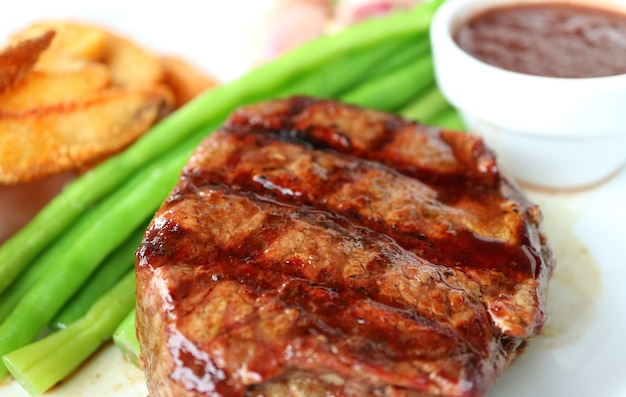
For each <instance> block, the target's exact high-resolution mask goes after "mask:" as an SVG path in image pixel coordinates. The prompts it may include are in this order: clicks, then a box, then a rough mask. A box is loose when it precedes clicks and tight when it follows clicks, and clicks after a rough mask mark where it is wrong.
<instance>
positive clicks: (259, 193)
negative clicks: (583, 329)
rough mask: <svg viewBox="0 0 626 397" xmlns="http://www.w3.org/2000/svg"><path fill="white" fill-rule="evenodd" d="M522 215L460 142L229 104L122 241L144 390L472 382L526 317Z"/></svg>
mask: <svg viewBox="0 0 626 397" xmlns="http://www.w3.org/2000/svg"><path fill="white" fill-rule="evenodd" d="M553 267H554V260H553V257H552V253H551V251H550V248H549V246H548V244H547V242H546V240H545V237H544V236H543V235H542V233H541V213H540V211H539V209H538V208H537V207H536V206H534V205H532V204H531V203H529V202H528V200H527V199H526V198H525V196H524V195H523V194H522V193H521V191H520V190H519V189H518V188H517V187H516V186H515V185H514V184H513V183H512V182H511V181H510V180H509V179H507V178H506V177H505V176H504V175H503V174H502V173H501V172H500V171H499V169H498V166H497V163H496V160H495V156H494V154H493V153H492V152H491V151H490V150H489V149H488V148H486V147H485V146H484V144H483V142H482V140H480V139H479V138H478V137H476V136H473V135H469V134H462V133H457V132H451V131H442V130H440V129H436V128H431V127H427V126H424V125H421V124H418V123H414V122H409V121H406V120H403V119H401V118H399V117H397V116H394V115H391V114H388V113H383V112H378V111H374V110H367V109H362V108H358V107H354V106H350V105H346V104H341V103H337V102H333V101H328V100H316V99H311V98H304V97H294V98H289V99H285V100H275V101H271V102H265V103H261V104H256V105H251V106H247V107H243V108H241V109H239V110H237V111H236V112H234V113H233V114H232V115H231V117H230V118H229V120H228V121H227V122H226V123H225V124H224V126H223V127H222V128H221V129H220V130H219V131H217V132H215V133H214V134H212V135H211V136H210V137H208V138H207V139H206V140H205V141H204V142H203V143H202V144H201V145H200V146H199V147H198V149H197V150H196V151H195V153H194V154H193V156H192V158H191V159H190V160H189V162H188V164H187V165H186V166H185V168H184V169H183V171H182V175H181V178H180V181H179V183H178V184H177V186H176V187H175V188H174V190H173V191H172V193H171V195H170V196H169V197H168V199H167V200H166V201H165V202H164V204H163V206H162V207H161V209H160V210H159V211H158V213H157V214H156V215H155V217H154V219H153V221H152V223H151V224H150V226H149V227H148V230H147V231H146V235H145V238H144V240H143V242H142V245H141V246H140V248H139V249H138V251H137V260H136V270H137V327H138V338H139V342H140V345H141V348H142V360H143V365H144V369H145V372H146V376H147V382H148V388H149V391H150V394H151V396H152V397H157V396H182V395H185V396H237V395H244V396H270V395H271V396H283V395H284V396H292V395H301V396H329V395H334V396H365V395H372V396H376V395H378V396H439V395H445V396H479V395H482V394H484V393H485V392H486V391H487V390H488V389H489V387H490V386H491V385H493V383H494V382H495V381H496V380H497V378H498V377H499V376H500V374H501V373H502V371H504V369H505V368H506V367H507V366H508V364H509V363H510V362H511V361H512V360H513V359H514V358H515V357H516V356H518V355H519V354H520V353H521V352H522V351H523V349H524V347H525V345H526V341H527V339H528V338H529V337H532V336H534V335H537V334H538V333H539V332H540V330H541V327H542V325H543V323H544V312H543V307H544V301H545V298H546V291H547V283H548V280H549V278H550V275H551V273H552V270H553Z"/></svg>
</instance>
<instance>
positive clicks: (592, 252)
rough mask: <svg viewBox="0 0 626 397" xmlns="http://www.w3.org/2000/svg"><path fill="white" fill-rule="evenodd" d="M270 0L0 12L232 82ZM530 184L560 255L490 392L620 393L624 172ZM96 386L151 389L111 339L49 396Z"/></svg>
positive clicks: (3, 27)
mask: <svg viewBox="0 0 626 397" xmlns="http://www.w3.org/2000/svg"><path fill="white" fill-rule="evenodd" d="M273 3H274V0H264V1H259V0H254V1H252V0H236V1H235V0H230V1H228V2H215V3H206V2H192V1H191V0H177V1H176V2H174V3H171V2H168V3H159V2H151V3H149V4H150V6H149V7H146V3H145V2H136V3H135V2H132V1H128V0H125V1H123V2H122V1H121V0H108V1H106V0H98V1H90V2H79V1H67V0H66V1H57V2H38V1H32V0H22V1H19V2H14V3H13V4H12V6H11V11H10V12H7V13H1V14H0V38H4V37H7V36H8V35H9V34H10V33H11V32H14V31H17V30H19V29H21V28H22V27H24V26H25V25H26V24H27V23H29V22H31V21H33V20H36V19H38V18H44V17H72V18H80V19H88V20H92V21H96V22H102V23H105V24H106V25H107V26H109V27H112V28H114V29H115V30H117V31H118V32H120V33H124V34H127V35H129V36H130V37H131V38H133V39H134V40H136V41H137V42H139V43H141V44H143V45H146V46H148V47H150V48H153V49H154V50H157V51H159V52H162V53H170V54H179V55H182V56H185V57H186V58H188V59H190V60H191V61H193V62H195V63H196V64H197V65H198V66H200V67H202V68H204V69H205V70H207V71H208V72H210V73H212V74H213V75H214V76H216V77H218V78H220V79H222V80H230V79H232V78H234V77H236V76H238V75H240V74H241V73H243V72H244V71H245V70H246V69H247V68H248V67H249V65H250V64H251V63H253V62H254V61H255V59H256V57H257V54H258V52H257V51H258V50H257V48H256V47H255V45H256V44H258V40H259V36H258V34H259V32H260V26H261V21H262V19H263V16H264V15H266V14H267V13H268V12H269V10H270V9H271V6H272V4H273ZM212 4H216V5H212ZM527 191H528V194H529V196H530V198H531V199H532V200H533V201H535V202H537V203H538V204H540V206H541V208H542V210H543V212H544V215H545V226H546V230H547V233H548V236H549V237H550V239H551V242H552V246H553V249H554V250H555V253H556V256H557V260H558V267H557V271H556V273H555V276H554V279H553V281H552V284H551V294H550V300H549V303H548V310H549V315H550V317H549V320H548V323H547V325H546V328H545V332H544V335H543V336H541V337H538V338H536V339H535V340H533V341H531V344H530V347H529V348H528V351H527V352H526V353H525V354H524V355H523V356H522V357H521V358H519V359H518V360H517V361H516V362H514V363H513V364H512V365H511V367H510V368H509V370H508V371H507V372H506V373H505V374H504V376H503V377H502V379H501V380H500V382H499V383H498V384H497V385H496V386H495V387H494V388H493V389H492V391H491V392H490V393H489V394H488V396H489V397H518V396H519V397H522V396H524V397H527V396H534V397H555V396H568V397H586V396H594V397H595V396H602V397H626V343H624V336H623V335H624V332H625V330H626V255H625V254H624V248H625V247H626V233H625V232H624V227H623V225H624V224H626V204H625V203H626V170H622V172H621V173H619V174H618V175H616V176H615V177H613V178H612V179H611V180H609V181H607V182H605V183H604V184H602V185H600V186H597V187H595V188H593V189H588V190H586V191H582V192H576V193H548V192H540V191H534V190H531V189H529V190H527ZM0 203H1V200H0ZM0 210H1V209H0ZM1 227H2V226H1V225H0V228H1ZM96 394H97V395H98V396H103V397H104V396H111V397H145V396H146V395H147V390H146V388H145V385H144V382H143V375H142V373H141V371H139V370H138V369H136V368H135V367H133V366H132V365H131V364H129V363H128V362H126V361H125V360H124V359H123V358H122V356H121V354H120V353H119V351H118V350H117V349H116V348H115V347H114V346H113V345H112V344H108V345H106V346H104V347H103V348H102V349H101V350H100V351H99V352H98V354H96V355H94V357H92V359H90V360H89V361H88V362H87V363H86V364H85V365H84V366H83V367H81V369H80V370H79V371H78V372H77V373H76V374H75V375H74V376H72V377H71V378H70V379H68V380H67V381H65V382H64V383H63V384H61V385H59V386H57V387H55V388H54V389H52V390H51V391H50V392H48V393H47V394H46V395H49V396H54V397H80V396H92V395H96ZM0 396H2V397H4V396H6V397H9V396H10V397H22V396H24V397H27V396H28V394H27V393H26V392H25V391H23V390H22V389H21V388H20V387H19V385H17V384H16V383H15V382H8V383H5V384H3V385H0Z"/></svg>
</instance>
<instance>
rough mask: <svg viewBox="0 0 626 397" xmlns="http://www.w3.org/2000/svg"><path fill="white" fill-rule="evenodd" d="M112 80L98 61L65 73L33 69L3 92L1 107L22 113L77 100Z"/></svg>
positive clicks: (104, 86) (5, 110)
mask: <svg viewBox="0 0 626 397" xmlns="http://www.w3.org/2000/svg"><path fill="white" fill-rule="evenodd" d="M110 83H111V75H110V73H109V71H108V69H107V68H106V66H104V65H101V64H96V63H92V64H88V65H85V66H84V67H83V68H81V69H78V70H74V71H67V72H63V73H51V72H46V71H39V70H33V71H31V72H30V73H28V74H27V75H26V76H25V77H24V78H23V79H22V81H20V82H19V83H17V84H15V86H13V87H11V89H9V90H6V91H5V92H2V93H0V109H2V111H3V112H7V111H9V112H21V111H27V110H29V109H34V108H39V107H46V106H54V105H56V104H62V103H65V102H71V101H76V100H78V99H80V98H82V97H84V96H85V95H90V94H92V93H94V92H96V91H100V90H103V89H105V88H107V87H108V86H109V85H110Z"/></svg>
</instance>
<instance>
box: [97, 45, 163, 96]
mask: <svg viewBox="0 0 626 397" xmlns="http://www.w3.org/2000/svg"><path fill="white" fill-rule="evenodd" d="M102 62H103V63H104V64H106V65H107V66H108V68H109V70H110V72H111V78H112V79H113V84H115V85H121V86H127V87H145V86H153V85H155V84H160V83H161V82H162V81H163V69H162V68H161V65H160V63H159V60H158V58H157V57H156V56H154V55H152V54H150V53H148V52H147V51H145V50H143V49H142V48H140V47H138V46H137V45H136V44H134V43H133V42H131V41H130V40H127V39H125V38H123V37H121V36H118V35H115V34H112V33H109V34H108V35H107V41H106V45H105V47H104V51H103V53H102Z"/></svg>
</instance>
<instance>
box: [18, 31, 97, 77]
mask: <svg viewBox="0 0 626 397" xmlns="http://www.w3.org/2000/svg"><path fill="white" fill-rule="evenodd" d="M48 31H53V32H55V37H54V40H53V41H52V43H51V44H50V46H49V48H47V49H46V50H45V51H43V53H42V54H41V57H40V59H39V60H38V61H37V66H36V69H37V70H40V71H48V72H64V71H67V70H73V69H76V68H80V67H82V66H83V65H84V64H85V63H88V62H100V61H101V58H102V54H103V52H104V49H105V46H106V43H107V32H106V30H104V29H103V28H100V27H98V26H93V25H88V24H82V23H78V22H73V21H63V20H46V21H40V22H35V23H33V24H31V25H29V26H28V27H27V28H26V29H24V30H22V31H21V32H19V33H16V34H14V35H13V36H12V37H11V41H12V42H14V41H20V40H24V39H27V38H29V37H32V36H38V35H41V32H48Z"/></svg>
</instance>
